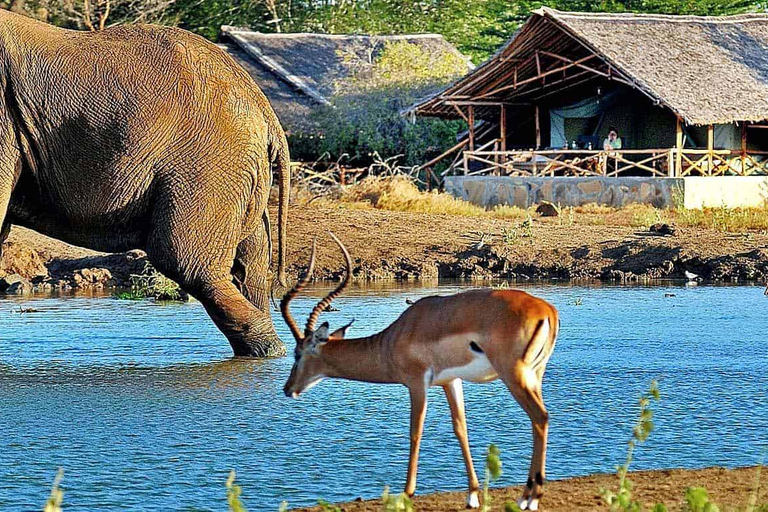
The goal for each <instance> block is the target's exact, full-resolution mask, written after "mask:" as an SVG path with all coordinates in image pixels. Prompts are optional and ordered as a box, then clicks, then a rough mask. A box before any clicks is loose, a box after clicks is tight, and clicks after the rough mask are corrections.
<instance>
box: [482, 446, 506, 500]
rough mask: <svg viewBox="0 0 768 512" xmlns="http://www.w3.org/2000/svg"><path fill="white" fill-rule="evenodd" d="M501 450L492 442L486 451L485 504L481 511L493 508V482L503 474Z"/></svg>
mask: <svg viewBox="0 0 768 512" xmlns="http://www.w3.org/2000/svg"><path fill="white" fill-rule="evenodd" d="M500 455H501V452H500V451H499V447H498V446H496V445H495V444H493V443H491V444H490V445H489V446H488V450H487V451H486V452H485V481H484V482H483V504H482V505H481V506H480V511H481V512H488V511H489V510H491V490H490V486H491V482H495V481H496V480H498V479H499V477H500V476H501V457H500Z"/></svg>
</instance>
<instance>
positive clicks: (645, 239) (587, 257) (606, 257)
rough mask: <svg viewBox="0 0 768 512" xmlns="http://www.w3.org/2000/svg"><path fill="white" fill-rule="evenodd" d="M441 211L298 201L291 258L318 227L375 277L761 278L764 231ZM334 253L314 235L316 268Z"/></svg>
mask: <svg viewBox="0 0 768 512" xmlns="http://www.w3.org/2000/svg"><path fill="white" fill-rule="evenodd" d="M560 222H561V221H559V220H558V219H552V218H543V217H542V218H537V219H534V220H533V223H532V225H531V227H530V229H528V228H522V227H521V226H520V222H519V221H503V220H493V219H482V218H471V217H459V216H448V215H433V214H415V213H400V212H386V211H381V210H345V209H343V208H327V209H319V208H310V207H305V208H296V209H294V210H292V212H291V225H290V227H289V229H290V233H291V239H290V240H289V244H288V245H289V262H290V263H291V271H292V272H293V274H294V275H295V274H296V272H297V271H299V270H300V269H303V268H304V265H305V262H306V259H307V257H308V253H307V247H308V246H309V244H310V243H311V240H312V237H313V236H314V235H315V234H318V235H323V229H332V230H333V231H334V232H335V233H336V234H337V235H338V236H339V237H340V238H341V239H342V240H343V241H344V242H345V244H346V245H347V247H348V248H349V250H350V252H351V254H352V257H353V259H354V261H355V270H354V272H355V275H356V276H357V277H359V278H363V279H368V280H373V279H390V278H395V279H437V278H471V279H487V278H507V279H517V280H527V279H532V278H561V279H596V280H620V281H635V280H649V279H659V278H681V279H683V278H685V274H684V272H685V271H689V272H693V273H696V274H699V275H700V276H701V277H702V278H703V279H704V280H712V281H745V280H752V281H764V280H766V279H768V233H755V232H751V233H744V234H729V233H722V232H718V231H714V230H707V229H700V228H677V229H676V232H675V234H674V235H667V236H660V235H654V234H652V233H651V232H650V231H649V230H648V229H644V228H632V227H626V226H605V225H571V226H566V225H561V224H560ZM340 268H341V260H340V257H339V255H338V250H337V249H336V248H335V246H333V245H332V244H331V243H330V242H329V241H328V238H327V237H323V236H321V238H320V250H319V259H318V264H317V270H316V274H317V275H318V277H321V278H334V277H337V276H338V274H339V271H340Z"/></svg>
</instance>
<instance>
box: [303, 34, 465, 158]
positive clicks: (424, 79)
mask: <svg viewBox="0 0 768 512" xmlns="http://www.w3.org/2000/svg"><path fill="white" fill-rule="evenodd" d="M371 55H375V56H374V57H371ZM341 57H342V58H343V59H344V60H345V61H346V63H347V66H348V67H350V68H351V69H353V70H354V72H353V73H352V74H351V76H349V77H347V78H344V79H340V80H338V81H337V82H336V84H335V88H336V94H335V95H334V97H333V100H332V103H333V104H332V106H330V107H327V108H321V109H318V110H317V111H315V112H314V113H313V115H312V117H313V121H314V122H315V124H316V125H317V126H318V134H317V135H316V134H314V133H295V134H292V135H291V138H290V141H289V142H290V144H291V152H292V154H293V155H294V158H296V157H299V158H302V159H305V160H306V159H312V160H314V159H316V158H317V157H318V156H319V155H322V154H324V153H328V154H329V155H330V158H331V160H337V159H338V158H339V157H340V156H341V155H345V154H346V155H348V158H349V162H350V163H352V164H354V165H362V166H365V165H369V164H370V163H372V162H373V156H374V154H378V155H381V157H382V158H389V157H392V156H395V155H399V156H400V162H399V163H400V164H402V165H408V166H412V165H418V164H421V163H424V162H425V161H427V160H428V159H429V158H431V157H434V156H437V155H438V154H440V153H441V152H442V151H444V150H445V149H447V148H448V147H450V146H452V145H453V144H455V143H456V135H457V133H458V132H459V131H460V130H462V129H464V127H465V126H466V125H465V124H464V123H463V122H462V121H445V120H441V119H433V118H418V119H416V120H414V121H413V122H409V121H408V120H406V119H405V118H404V117H403V116H402V115H401V111H402V110H404V109H406V108H407V107H409V106H411V105H412V104H413V103H414V102H415V101H416V100H417V99H419V98H421V97H424V96H425V95H427V94H428V93H430V92H433V91H435V90H438V89H441V88H442V87H443V86H444V85H445V84H446V83H447V82H448V81H450V80H452V79H454V78H457V77H458V76H461V75H463V74H464V73H465V72H466V70H467V67H466V63H465V62H464V60H463V59H462V58H461V57H460V56H459V55H457V54H455V53H453V52H448V51H440V52H429V51H427V50H425V49H424V48H423V47H421V46H419V45H416V44H413V43H410V42H408V41H391V42H386V43H385V44H383V45H381V44H380V43H377V42H376V41H375V40H374V42H373V46H372V47H370V48H361V47H353V48H351V49H349V50H347V51H346V52H345V53H344V54H342V55H341Z"/></svg>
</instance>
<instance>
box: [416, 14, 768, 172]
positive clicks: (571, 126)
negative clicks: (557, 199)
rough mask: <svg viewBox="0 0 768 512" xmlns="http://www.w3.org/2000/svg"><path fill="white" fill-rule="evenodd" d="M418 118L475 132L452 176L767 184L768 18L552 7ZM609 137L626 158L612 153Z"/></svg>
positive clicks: (429, 102) (424, 104)
mask: <svg viewBox="0 0 768 512" xmlns="http://www.w3.org/2000/svg"><path fill="white" fill-rule="evenodd" d="M409 114H410V115H413V116H436V117H442V118H453V119H464V120H465V121H466V122H467V123H468V125H469V133H468V137H467V139H466V140H464V141H461V142H459V144H457V145H456V146H455V147H454V148H452V152H448V153H446V154H444V155H441V157H442V161H444V162H445V161H447V162H451V165H450V169H449V170H448V171H447V173H446V174H449V175H450V174H454V173H455V174H492V175H507V176H509V175H511V176H627V175H631V176H656V177H661V176H664V177H684V176H732V175H738V176H746V175H764V174H766V167H767V166H768V158H767V157H768V124H767V123H766V120H768V15H764V14H745V15H739V16H729V17H696V16H666V15H650V14H607V13H572V12H560V11H556V10H552V9H548V8H542V9H539V10H537V11H535V12H534V13H533V15H532V16H531V17H530V18H529V19H528V20H527V22H526V23H525V24H523V26H522V27H521V28H520V29H519V30H518V31H517V33H516V34H515V35H514V36H513V37H512V38H511V39H510V40H509V41H508V42H507V43H506V44H505V45H504V46H503V47H502V48H501V49H500V50H499V51H498V52H497V53H496V54H495V55H493V57H491V58H490V59H489V60H488V61H486V62H485V63H484V64H482V65H481V66H479V67H478V68H477V69H475V70H473V71H472V72H470V73H469V74H467V75H466V76H465V77H463V78H462V79H460V80H458V81H457V82H455V83H454V84H452V85H451V86H450V87H448V88H446V89H445V90H443V91H440V92H438V93H436V94H434V95H432V96H430V97H428V98H426V99H424V100H423V101H421V102H419V103H418V104H416V105H414V106H413V107H412V108H411V109H410V110H409ZM609 127H615V129H616V130H617V132H618V134H619V137H620V138H621V139H622V146H621V150H620V151H606V150H604V140H605V138H606V135H607V133H608V130H609ZM438 161H439V159H436V160H435V161H433V162H429V163H428V165H427V166H426V167H427V168H429V167H434V166H436V164H437V163H438Z"/></svg>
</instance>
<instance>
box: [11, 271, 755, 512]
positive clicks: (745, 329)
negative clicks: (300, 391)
mask: <svg viewBox="0 0 768 512" xmlns="http://www.w3.org/2000/svg"><path fill="white" fill-rule="evenodd" d="M478 284H482V283H477V282H475V283H441V285H440V286H439V287H420V286H418V285H417V284H397V285H395V286H393V285H392V283H390V282H387V283H374V285H373V286H360V285H355V286H353V287H351V288H350V291H349V293H347V294H345V296H343V297H341V298H339V299H338V300H337V305H338V306H339V309H340V311H339V312H335V313H329V314H327V315H325V318H326V319H328V320H329V321H330V322H331V323H332V324H334V325H336V324H337V323H338V324H341V323H342V322H347V321H349V320H350V319H351V318H356V319H357V321H356V323H355V325H354V326H353V333H352V334H354V335H358V334H360V335H362V334H368V333H371V332H374V331H377V330H379V329H381V328H383V327H385V326H386V325H388V324H389V323H390V322H391V321H393V320H394V319H395V318H396V317H397V316H398V315H399V314H400V313H401V312H402V311H403V310H405V308H406V307H407V304H406V299H412V300H416V299H418V298H420V297H423V296H426V295H433V294H435V293H439V294H448V293H453V292H455V291H457V290H459V289H462V288H465V287H473V286H477V285H478ZM331 287H332V285H328V286H320V287H317V288H314V289H311V290H310V293H309V294H308V295H307V296H304V297H300V298H298V299H297V300H296V301H295V313H294V314H295V316H296V317H297V318H298V317H304V316H305V315H306V314H307V313H308V312H309V311H310V309H311V308H312V306H313V305H314V303H315V301H316V300H317V299H318V298H319V297H320V296H322V295H323V294H324V293H325V292H327V291H328V289H330V288H331ZM523 287H524V288H526V289H528V290H530V291H532V292H533V293H536V294H538V295H541V296H543V297H544V298H546V299H548V300H550V301H552V302H553V303H554V304H555V305H556V306H557V307H558V308H559V309H560V312H561V316H562V322H563V328H562V331H561V336H560V340H559V342H558V347H557V349H556V351H555V354H554V355H553V358H552V360H551V362H550V365H549V369H548V372H547V377H546V379H545V383H544V386H545V397H546V400H547V405H548V407H549V410H550V413H551V415H552V426H551V441H550V449H549V454H548V455H549V456H548V459H549V473H550V477H552V478H562V477H566V476H572V475H580V474H586V473H591V472H597V471H611V470H613V468H614V466H615V465H616V464H618V463H619V462H620V461H621V458H622V456H623V453H624V450H625V447H626V440H627V438H628V435H629V433H630V431H631V428H632V423H633V421H634V414H635V412H636V411H635V407H636V398H637V396H638V395H639V393H640V392H642V391H643V390H644V389H646V388H647V385H648V383H649V382H650V380H651V379H653V378H657V379H660V381H661V390H662V395H663V400H662V402H661V404H660V405H659V406H658V410H657V415H656V417H655V419H656V424H657V429H656V430H655V431H654V433H653V434H652V436H651V438H650V440H649V441H648V443H647V445H644V446H643V448H641V449H640V450H639V451H638V453H637V458H636V466H635V467H636V468H638V469H643V468H644V469H652V468H662V467H702V466H708V465H715V464H718V465H725V466H736V465H748V464H754V463H756V462H757V461H758V460H759V458H760V453H761V450H763V449H764V448H766V447H768V440H766V433H767V432H768V400H767V399H766V398H768V397H766V391H767V390H768V376H767V375H768V345H766V344H765V341H764V338H765V325H766V324H765V313H766V311H768V298H766V297H764V296H763V295H762V288H761V287H757V286H754V287H750V286H747V287H711V286H699V287H696V288H690V289H688V288H685V287H684V286H683V283H682V282H680V283H677V282H675V283H666V284H664V285H663V286H655V287H651V286H643V285H638V286H629V287H619V286H603V285H595V284H592V283H590V284H589V285H586V286H581V285H574V284H573V283H570V284H567V285H563V284H558V283H550V282H547V283H542V282H533V283H526V284H525V285H524V286H523ZM576 299H579V300H578V301H577V300H576ZM19 304H23V305H25V307H26V306H28V305H32V306H33V307H34V308H35V309H38V310H39V312H38V313H30V314H21V315H20V314H18V313H11V312H10V311H11V310H13V309H16V310H18V305H19ZM577 304H578V305H577ZM277 326H278V329H279V333H280V335H281V336H282V337H283V339H286V340H287V339H290V334H289V333H288V331H287V329H285V326H284V325H282V322H278V324H277ZM291 363H292V360H291V359H290V358H282V359H277V360H268V361H249V360H236V359H233V358H232V357H231V352H230V349H229V347H228V345H227V343H226V340H225V339H224V338H223V336H222V335H221V334H220V333H219V332H218V331H217V330H216V328H215V327H214V326H213V325H212V323H211V322H210V320H209V319H208V317H207V315H206V314H205V312H204V310H203V309H202V307H201V306H200V304H198V303H194V302H193V303H190V304H166V305H161V304H154V303H152V302H146V301H144V302H130V301H118V300H114V299H111V298H109V297H101V298H92V297H79V296H61V297H56V298H53V297H40V298H34V299H29V298H21V299H19V298H13V299H9V298H6V299H0V432H2V435H0V509H2V510H6V509H9V510H19V509H24V510H27V509H39V508H40V504H41V503H42V501H44V498H45V496H46V495H47V492H48V487H49V485H50V481H51V478H52V476H53V474H54V473H55V470H56V468H58V467H59V466H63V467H64V468H65V469H66V471H67V476H66V480H65V485H66V502H67V503H68V504H69V505H70V506H71V507H72V508H73V509H75V510H99V509H103V510H111V509H113V508H115V507H117V506H122V507H127V508H132V509H167V510H178V509H183V508H185V507H186V509H188V510H220V509H221V508H222V507H223V506H224V490H223V483H224V480H225V479H226V476H227V473H228V472H229V470H230V469H233V468H234V469H237V471H238V476H239V480H240V481H241V482H242V483H243V486H244V493H245V496H246V498H250V499H248V500H247V504H248V505H249V510H275V509H276V508H277V506H278V505H279V503H280V501H282V500H283V499H286V500H288V501H289V502H290V503H291V504H292V505H302V504H311V503H314V501H315V500H316V498H319V497H321V498H325V499H328V500H344V499H351V498H354V497H356V496H359V495H362V496H365V497H375V496H377V495H379V493H380V491H381V489H382V488H383V486H384V485H391V486H392V487H393V488H398V487H399V486H401V485H402V482H403V479H404V466H405V461H406V460H407V453H408V397H407V392H406V391H405V389H404V388H402V387H400V386H374V385H368V384H364V383H350V382H334V381H328V382H324V383H322V384H321V385H319V386H318V387H316V388H314V389H313V390H312V391H311V392H309V393H307V394H306V395H305V396H303V397H302V398H301V399H300V400H289V399H286V398H284V397H283V396H282V393H281V388H282V385H283V383H284V381H285V379H286V378H287V375H288V372H289V370H290V366H291ZM466 401H467V409H468V422H469V431H470V439H471V441H472V446H473V451H474V454H475V457H476V464H478V465H481V464H482V461H481V457H482V452H483V449H484V448H485V446H487V444H488V443H490V442H495V443H497V444H498V445H499V446H500V447H501V449H502V456H503V460H504V464H505V473H504V476H503V477H502V480H501V482H500V484H502V485H507V484H512V483H518V482H520V481H521V480H524V477H525V472H526V471H527V464H528V460H527V458H528V456H529V454H530V433H529V425H528V422H527V419H526V417H525V415H524V413H523V412H522V411H521V410H520V408H519V407H518V406H517V405H516V404H515V403H514V401H513V400H512V398H511V397H510V396H509V393H508V392H507V391H506V390H505V389H504V388H503V386H502V385H500V384H499V383H498V382H497V383H492V384H488V385H468V386H466ZM449 417H450V416H449V411H448V408H447V405H446V404H445V400H444V398H443V396H442V394H441V393H440V392H439V391H438V390H435V391H434V392H432V393H431V394H430V408H429V412H428V416H427V421H426V426H425V436H424V445H423V448H422V457H421V462H422V464H421V470H420V480H419V491H420V492H428V491H430V490H438V489H461V488H463V487H464V485H465V476H464V470H463V464H462V462H461V454H460V451H459V448H458V445H457V443H456V441H455V439H454V436H453V433H452V428H451V425H450V420H449Z"/></svg>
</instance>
